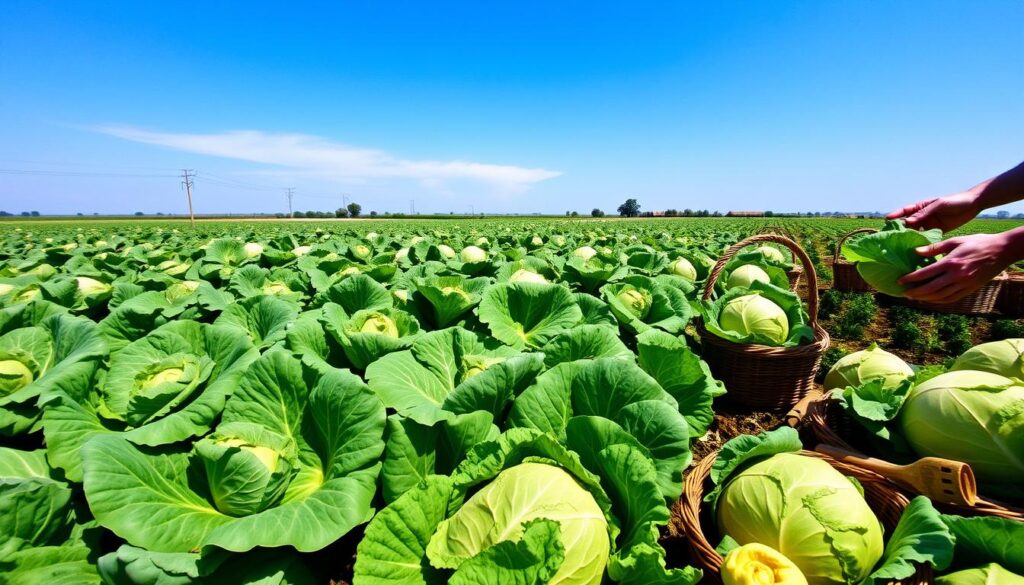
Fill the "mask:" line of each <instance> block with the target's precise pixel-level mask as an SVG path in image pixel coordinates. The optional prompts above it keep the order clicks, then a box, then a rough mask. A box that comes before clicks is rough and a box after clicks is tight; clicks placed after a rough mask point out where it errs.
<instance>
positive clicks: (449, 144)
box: [0, 0, 1024, 213]
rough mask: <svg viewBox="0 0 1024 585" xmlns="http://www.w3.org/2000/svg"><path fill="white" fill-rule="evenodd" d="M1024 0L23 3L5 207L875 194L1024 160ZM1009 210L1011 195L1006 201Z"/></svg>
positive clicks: (2, 37)
mask: <svg viewBox="0 0 1024 585" xmlns="http://www.w3.org/2000/svg"><path fill="white" fill-rule="evenodd" d="M1021 22H1024V2H1020V1H1019V0H1008V1H1005V2H987V1H984V2H981V1H980V2H962V1H942V0H939V1H927V2H911V1H903V2H873V1H866V0H864V1H834V2H808V1H802V0H795V1H791V2H790V1H773V2H760V3H754V2H742V1H739V0H736V1H724V2H700V3H697V2H664V3H643V2H629V3H626V2H623V3H614V4H613V3H594V2H539V1H538V2H533V1H517V2H505V3H488V2H411V1H410V2H387V1H382V2H372V3H371V2H363V3H353V2H329V3H321V4H316V3H292V4H281V3H265V2H245V3H240V2H239V3H230V2H164V3H157V2H131V3H129V2H103V3H99V2H38V1H23V0H7V2H5V3H4V9H3V16H2V18H0V79H2V80H4V81H3V86H2V88H0V136H2V137H3V139H2V140H0V209H4V210H7V211H11V212H19V211H22V210H27V209H36V210H39V211H41V212H43V213H75V212H79V211H81V212H85V213H91V212H100V213H117V212H132V211H143V212H147V213H153V212H157V211H163V212H173V213H181V212H183V211H184V210H185V198H184V194H183V192H182V190H181V188H180V184H179V180H178V179H177V178H176V177H175V175H176V173H177V172H178V169H180V168H182V167H187V168H192V169H196V170H197V171H198V176H197V178H196V180H195V186H196V192H195V197H196V210H197V212H200V213H213V212H239V213H241V212H253V211H267V212H275V211H282V210H286V199H285V196H284V191H283V189H284V188H286V187H294V188H295V207H296V209H299V210H308V209H321V210H327V209H333V208H335V207H338V206H340V204H341V202H342V193H345V194H347V195H348V196H349V198H350V199H351V200H355V201H358V202H360V203H361V204H362V205H363V207H364V209H365V210H370V209H374V210H378V211H380V212H383V211H407V210H408V209H409V201H410V200H412V199H415V201H416V209H417V210H418V211H420V212H434V211H439V212H445V213H446V212H448V211H456V212H466V211H468V210H469V209H470V206H473V208H474V209H475V210H476V211H477V212H481V211H489V212H531V211H539V212H554V213H562V212H564V211H565V210H570V209H571V210H579V211H580V212H589V210H590V209H591V208H593V207H600V208H603V209H605V210H606V211H611V210H613V209H614V208H615V207H616V206H617V205H618V204H619V203H621V202H622V201H623V200H624V199H625V198H627V197H636V198H637V199H639V200H640V203H641V205H642V207H643V209H650V210H654V209H665V208H678V209H683V208H686V207H690V208H696V209H700V208H707V209H718V210H721V211H726V210H729V209H763V208H771V209H774V210H779V211H807V210H822V211H828V210H889V209H891V208H894V207H897V206H899V205H902V204H904V203H906V202H909V201H913V200H917V199H919V198H923V197H928V196H935V195H942V194H945V193H949V192H954V191H957V190H960V189H963V188H966V187H969V186H970V185H972V184H974V183H976V182H978V181H980V180H981V179H984V178H986V177H988V176H991V175H993V174H995V173H998V172H1000V171H1002V170H1005V169H1007V168H1009V167H1011V166H1013V165H1015V164H1017V163H1018V162H1020V161H1021V160H1024V35H1022V34H1020V23H1021ZM1008 209H1010V210H1011V211H1014V212H1017V211H1024V205H1020V204H1018V205H1013V206H1010V207H1008Z"/></svg>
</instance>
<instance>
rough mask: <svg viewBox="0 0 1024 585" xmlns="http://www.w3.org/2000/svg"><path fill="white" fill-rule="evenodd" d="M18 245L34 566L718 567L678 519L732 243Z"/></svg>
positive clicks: (684, 573) (5, 431)
mask: <svg viewBox="0 0 1024 585" xmlns="http://www.w3.org/2000/svg"><path fill="white" fill-rule="evenodd" d="M48 240H49V241H48ZM4 244H5V245H4V250H5V253H4V255H3V256H0V304H2V308H0V390H2V391H0V401H2V410H0V435H2V437H3V439H2V442H3V444H4V445H7V446H6V447H3V449H2V451H0V469H2V476H0V477H2V479H0V482H2V483H0V485H2V486H4V488H5V491H3V492H0V514H4V515H5V518H4V522H2V523H0V524H2V525H3V526H4V528H3V529H0V550H2V551H3V552H2V553H0V559H2V560H0V563H3V565H4V570H5V573H6V574H7V575H9V576H10V580H11V582H34V581H36V580H39V579H40V578H44V577H45V578H46V579H54V578H57V579H58V580H60V581H61V582H72V583H76V582H81V583H96V582H100V580H101V579H102V580H103V581H104V582H108V583H191V582H206V581H210V582H219V581H231V582H239V583H256V582H260V583H264V582H268V583H269V582H276V583H305V582H325V581H326V579H327V578H328V577H337V576H339V575H346V574H351V575H352V576H353V580H354V582H355V583H356V584H360V583H366V584H372V583H395V584H398V583H446V582H447V583H494V582H505V581H506V580H514V581H516V582H522V583H563V582H564V583H601V582H615V583H637V584H639V583H650V582H664V583H680V584H685V583H693V582H695V581H696V580H698V579H699V578H700V572H699V571H697V570H695V569H693V568H689V567H686V566H685V565H680V564H678V560H677V561H674V562H667V560H666V553H665V551H664V549H663V548H662V547H661V545H660V544H659V535H660V531H661V529H662V528H663V527H664V526H665V525H666V523H667V522H668V520H669V506H670V505H671V504H672V503H673V502H674V501H675V500H676V499H678V497H679V496H680V493H681V490H682V473H683V470H684V469H685V468H686V467H687V466H688V465H689V463H690V461H691V455H690V447H691V445H692V443H693V442H694V441H695V440H697V439H698V438H700V437H701V436H703V435H704V433H705V432H706V430H707V428H708V426H709V425H710V424H711V422H712V419H713V411H712V402H713V400H714V398H715V397H717V396H720V395H721V394H722V393H723V392H724V389H723V388H722V386H721V384H720V383H718V382H717V381H715V380H714V378H713V377H712V376H711V374H710V372H709V370H708V368H707V366H706V365H705V364H704V362H703V361H701V360H700V358H699V357H698V356H697V355H696V354H695V353H694V352H693V351H692V350H691V349H690V347H689V345H688V342H687V340H686V338H685V337H684V336H682V333H683V331H684V329H685V328H686V326H687V325H688V323H689V322H690V320H691V318H692V317H693V315H694V313H695V311H696V310H698V309H699V304H698V303H696V302H695V295H696V284H695V282H696V281H699V279H700V274H701V273H702V274H703V275H705V276H706V274H707V270H708V268H709V266H710V264H711V258H712V252H713V251H714V250H710V249H709V250H703V249H700V248H691V247H689V246H688V245H686V242H683V241H677V240H676V239H675V238H671V237H666V238H661V239H660V240H659V241H655V240H648V241H641V240H639V239H638V238H636V237H633V238H630V237H628V236H624V235H621V236H618V235H617V236H603V235H599V234H584V233H576V234H574V236H572V237H570V236H563V235H560V234H543V235H541V234H531V235H529V236H527V237H525V238H523V237H520V236H518V235H513V234H511V232H509V235H504V236H498V237H494V236H491V237H484V236H481V235H476V234H471V233H455V234H449V233H442V232H438V231H434V232H425V233H420V234H409V233H399V234H385V235H381V234H376V233H372V232H370V233H363V234H355V233H351V232H349V233H343V234H328V233H324V232H319V231H315V232H310V233H305V234H298V233H281V234H279V235H277V236H276V237H266V236H263V237H261V236H260V235H258V234H256V233H250V234H246V237H245V238H244V239H243V238H242V237H239V238H224V237H220V238H213V239H210V240H209V241H196V240H195V238H194V236H192V235H191V234H184V233H180V232H177V231H176V230H164V229H160V228H157V229H153V230H137V231H136V233H135V234H131V235H127V236H125V235H113V234H100V233H93V232H86V231H83V232H77V233H67V232H64V233H59V234H54V237H53V238H43V237H39V236H37V235H33V234H31V233H28V232H22V231H20V230H19V231H15V232H14V233H9V234H6V235H5V241H4ZM716 247H717V246H716ZM346 543H347V544H346ZM353 545H354V546H355V547H356V551H355V562H354V565H351V561H348V562H347V563H346V561H345V560H344V558H338V556H337V551H338V550H351V549H346V548H345V547H351V546H353ZM343 554H344V553H343ZM349 565H351V566H349Z"/></svg>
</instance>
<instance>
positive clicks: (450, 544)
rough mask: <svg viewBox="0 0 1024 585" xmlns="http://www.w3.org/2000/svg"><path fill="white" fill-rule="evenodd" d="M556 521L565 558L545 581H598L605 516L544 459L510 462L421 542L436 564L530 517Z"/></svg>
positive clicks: (517, 528) (470, 553)
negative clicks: (531, 461)
mask: <svg viewBox="0 0 1024 585" xmlns="http://www.w3.org/2000/svg"><path fill="white" fill-rule="evenodd" d="M538 519H547V520H553V521H555V522H558V525H559V529H560V532H561V534H560V537H561V541H562V543H563V545H564V546H565V560H564V561H563V562H562V565H561V567H560V568H559V569H558V572H557V573H555V575H554V577H552V578H551V579H550V580H549V581H548V582H549V583H559V584H564V585H569V584H573V585H585V584H586V585H599V584H600V583H601V579H602V577H603V575H604V570H605V566H606V565H607V563H608V551H609V549H610V543H609V539H608V521H607V520H606V519H605V516H604V513H603V512H602V510H601V508H600V506H598V504H597V501H595V500H594V496H593V495H591V493H590V492H589V491H587V490H586V489H584V488H583V487H582V486H580V485H579V483H577V482H576V480H575V479H574V478H573V477H572V476H571V475H569V474H568V473H567V472H566V471H564V470H563V469H561V468H559V467H555V466H553V465H548V464H546V463H521V464H519V465H516V466H514V467H510V468H508V469H506V470H504V471H502V472H501V473H499V474H498V476H497V477H495V478H494V480H493V481H491V483H489V484H487V485H486V486H484V487H483V488H481V489H480V491H478V492H476V493H475V494H473V496H471V497H470V498H469V499H468V500H466V503H465V504H463V506H462V507H461V508H459V510H458V511H456V512H455V514H453V515H452V516H451V517H450V518H447V519H446V520H444V521H442V522H441V524H440V525H439V526H438V527H437V531H436V532H435V533H434V535H433V536H432V537H431V539H430V543H429V544H428V545H427V557H428V558H429V559H430V562H431V564H432V565H434V566H435V567H438V568H448V569H456V568H458V567H459V566H460V565H462V563H463V562H465V561H467V560H469V559H471V558H473V557H475V556H476V555H478V554H479V553H481V552H482V551H484V550H486V549H488V548H490V547H492V546H494V545H495V544H498V543H499V542H502V541H506V540H518V539H520V538H521V537H522V535H523V525H524V524H525V523H528V522H529V521H531V520H538Z"/></svg>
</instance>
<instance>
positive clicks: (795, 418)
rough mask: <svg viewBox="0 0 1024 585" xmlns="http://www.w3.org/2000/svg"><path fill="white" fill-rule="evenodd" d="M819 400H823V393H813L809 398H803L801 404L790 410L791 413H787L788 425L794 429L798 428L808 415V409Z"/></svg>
mask: <svg viewBox="0 0 1024 585" xmlns="http://www.w3.org/2000/svg"><path fill="white" fill-rule="evenodd" d="M819 398H821V392H818V391H814V392H811V393H810V394H808V395H807V396H804V397H803V398H801V399H800V402H797V403H796V404H794V405H793V408H791V409H789V412H787V413H786V416H785V421H786V424H787V425H789V426H791V427H793V428H796V427H798V426H799V425H800V423H801V422H802V421H803V420H804V415H805V414H807V407H808V406H810V405H811V403H812V402H814V401H815V400H818V399H819Z"/></svg>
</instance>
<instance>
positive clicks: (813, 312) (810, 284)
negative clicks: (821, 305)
mask: <svg viewBox="0 0 1024 585" xmlns="http://www.w3.org/2000/svg"><path fill="white" fill-rule="evenodd" d="M761 242H773V243H775V244H781V245H783V246H785V247H787V248H789V250H790V251H791V252H793V256H795V257H796V258H798V259H799V260H800V263H801V264H803V267H804V274H805V275H806V276H807V313H808V314H809V315H810V317H811V328H816V327H817V326H818V275H817V273H816V272H815V271H814V263H812V262H811V259H810V257H808V256H807V252H805V251H804V249H803V248H801V247H800V244H797V243H796V242H794V241H793V240H791V239H789V238H785V237H783V236H780V235H777V234H760V235H756V236H750V237H749V238H746V239H745V240H742V241H740V242H737V243H735V244H733V245H732V246H729V248H728V249H727V250H726V251H725V252H724V253H723V254H722V257H721V258H719V259H718V262H716V263H715V267H714V268H712V269H711V273H710V274H708V279H707V281H706V282H705V283H704V296H703V298H704V300H705V301H708V300H711V294H712V293H713V292H714V290H715V283H716V282H718V277H719V276H721V275H722V271H723V270H725V265H726V264H728V263H729V261H730V260H732V259H733V257H734V256H735V255H736V254H737V253H738V252H739V251H740V250H742V249H743V248H746V247H747V246H753V245H754V244H760V243H761Z"/></svg>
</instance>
